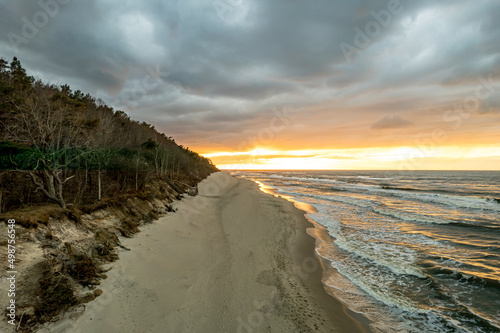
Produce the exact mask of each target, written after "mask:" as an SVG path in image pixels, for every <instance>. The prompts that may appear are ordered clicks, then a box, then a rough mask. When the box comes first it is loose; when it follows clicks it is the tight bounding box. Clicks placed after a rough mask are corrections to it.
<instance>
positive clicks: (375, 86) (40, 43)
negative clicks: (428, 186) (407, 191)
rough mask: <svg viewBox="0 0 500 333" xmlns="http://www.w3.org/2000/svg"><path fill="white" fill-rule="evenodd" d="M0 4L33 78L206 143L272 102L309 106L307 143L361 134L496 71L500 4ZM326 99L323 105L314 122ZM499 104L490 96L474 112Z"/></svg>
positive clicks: (261, 118)
mask: <svg viewBox="0 0 500 333" xmlns="http://www.w3.org/2000/svg"><path fill="white" fill-rule="evenodd" d="M0 6H1V7H2V8H1V10H0V31H1V34H0V55H2V56H4V57H6V58H9V59H10V58H12V57H13V56H18V57H19V58H20V60H21V61H22V63H23V64H24V65H25V67H27V69H28V70H29V71H30V73H34V74H35V75H37V76H40V77H41V78H43V79H45V80H48V81H51V82H54V83H58V84H59V83H60V84H62V83H69V84H70V85H71V86H72V87H73V89H80V90H82V91H84V92H90V93H92V94H94V95H96V96H97V97H100V98H102V99H103V100H105V101H107V102H108V103H111V104H112V105H113V106H115V107H116V108H120V109H123V110H125V111H127V112H128V113H129V114H130V115H131V116H132V117H133V118H136V119H140V120H141V121H142V120H145V121H151V122H154V123H155V125H156V126H157V128H160V129H165V131H168V133H167V134H168V135H174V136H176V137H178V138H179V139H180V140H181V141H183V142H184V141H185V142H187V143H189V142H196V143H197V144H198V143H199V142H201V141H202V138H205V140H206V141H207V142H216V141H218V140H221V141H223V142H226V146H228V147H230V146H234V147H236V146H237V145H238V142H239V141H241V140H244V138H242V134H241V133H243V129H248V128H253V129H256V130H258V129H260V128H262V127H263V126H266V124H267V122H268V121H269V120H268V119H269V114H270V110H271V109H272V108H273V107H275V106H283V105H290V106H292V107H295V108H297V110H300V111H299V112H297V114H296V120H297V123H298V124H303V125H306V124H310V125H311V126H309V127H310V129H309V130H305V129H304V130H303V132H302V133H301V134H302V135H303V136H305V137H308V140H309V141H310V142H311V143H313V142H314V137H315V135H317V134H318V133H322V134H321V140H325V137H324V135H323V133H328V132H330V133H334V132H335V133H337V134H338V135H341V134H342V133H343V132H342V128H348V129H349V132H350V133H352V132H353V131H354V130H355V128H354V126H353V125H352V124H353V123H354V122H356V121H359V119H360V117H362V118H363V120H366V121H365V122H361V123H360V125H359V129H360V130H363V129H366V128H367V126H368V127H369V122H370V121H371V123H373V122H375V121H376V120H377V119H381V118H382V119H381V120H380V121H381V124H379V125H377V124H378V123H377V122H376V123H374V125H373V126H374V128H377V126H382V128H388V127H383V126H389V125H391V124H392V125H391V126H398V124H397V122H398V121H399V125H404V124H403V123H404V119H403V118H401V119H399V118H398V116H394V117H393V118H391V119H392V120H390V119H388V118H387V117H386V118H383V115H384V114H387V113H388V112H392V111H396V110H400V111H401V112H406V113H405V115H406V114H408V112H414V113H415V112H417V113H418V112H420V111H419V110H424V111H425V109H436V108H443V109H444V108H446V107H447V106H448V105H451V104H453V103H455V102H460V101H461V100H463V99H464V98H465V97H466V96H468V95H471V94H473V93H474V89H475V86H476V85H477V82H478V78H479V77H480V76H483V77H488V76H489V75H490V74H491V75H493V79H494V80H496V81H498V79H499V77H500V20H498V17H497V16H498V13H499V12H500V2H497V1H471V0H470V1H467V0H462V1H453V2H451V1H450V2H446V3H442V2H436V1H410V0H401V1H397V0H384V1H382V0H370V1H361V0H357V1H328V0H319V1H313V2H311V1H302V0H276V1H267V0H241V1H228V0H209V1H201V0H184V1H181V0H172V1H159V0H158V1H143V2H138V1H136V2H132V1H125V2H124V1H118V0H110V1H76V0H69V1H68V0H39V1H14V0H5V1H1V2H0ZM44 13H45V14H44ZM43 15H45V16H46V17H47V20H46V22H44V21H43ZM33 27H34V29H32V28H33ZM30 28H31V31H30ZM33 30H36V32H35V31H33ZM27 33H29V34H28V36H27ZM15 36H17V37H15ZM346 45H348V46H346ZM346 47H347V49H346ZM308 106H309V107H310V108H308ZM316 106H321V107H317V109H321V110H322V111H318V112H316V114H317V115H316V117H315V118H314V119H313V118H312V117H311V108H312V109H314V108H316ZM327 106H328V107H327ZM497 109H498V101H497V100H496V99H494V98H493V97H492V98H490V99H488V100H487V101H481V110H480V112H478V113H477V114H475V115H474V116H477V117H480V116H482V115H483V114H490V113H493V112H495V110H497ZM346 110H349V112H348V114H347V115H346V114H345V112H346ZM398 112H399V111H398ZM266 113H267V116H266ZM321 119H329V121H326V122H324V121H320V120H321ZM384 119H385V120H384ZM411 119H418V120H419V121H418V122H416V123H415V127H418V126H419V125H421V124H424V123H425V124H427V123H430V122H431V121H434V119H440V117H436V116H433V118H431V116H430V115H429V112H423V113H422V117H415V114H413V116H412V117H411ZM401 120H403V122H401ZM391 121H393V123H391ZM389 123H391V124H389ZM384 124H386V125H384ZM387 124H389V125H387ZM296 128H299V129H300V126H298V127H296ZM332 128H336V129H339V131H338V132H337V131H333V130H332ZM378 128H381V127H378ZM465 129H466V125H464V130H465ZM289 130H291V129H289ZM483 131H484V128H483ZM285 133H289V134H290V138H289V139H291V138H292V137H293V133H291V132H290V131H288V132H287V131H284V132H283V135H285ZM325 135H326V134H325ZM332 135H333V134H332ZM349 135H350V136H352V135H351V134H349ZM350 136H346V135H344V136H343V140H348V139H347V138H348V137H350ZM334 138H335V137H333V136H332V137H331V138H330V139H331V140H333V139H334ZM346 144H348V142H346Z"/></svg>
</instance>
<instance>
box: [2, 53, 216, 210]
mask: <svg viewBox="0 0 500 333" xmlns="http://www.w3.org/2000/svg"><path fill="white" fill-rule="evenodd" d="M0 170H12V171H23V172H25V174H30V175H31V178H33V182H34V183H35V184H36V186H38V189H37V190H40V191H41V192H42V193H44V194H45V192H44V189H46V190H48V191H49V190H50V191H49V192H51V191H52V192H51V193H54V191H55V192H58V188H55V190H54V186H56V187H57V186H59V189H60V187H62V184H65V183H66V181H67V180H68V179H72V183H73V184H80V185H79V187H77V188H71V189H67V187H65V190H64V193H65V195H66V193H68V191H70V190H73V191H75V190H78V191H80V192H81V193H80V194H76V195H74V196H75V197H77V198H78V197H83V196H84V191H88V190H89V187H90V188H93V187H94V186H96V185H95V181H94V180H93V178H92V177H91V175H90V174H89V172H92V171H94V170H98V171H99V188H100V185H101V173H102V172H104V174H105V175H104V176H103V177H104V178H103V180H104V181H105V182H106V181H107V182H108V183H105V184H103V185H104V187H105V190H107V189H108V188H110V189H113V188H115V189H118V190H126V189H128V188H130V187H131V185H132V184H129V183H131V182H133V186H132V187H133V188H135V189H137V188H139V187H140V185H141V184H142V185H143V184H145V183H146V182H147V180H148V178H150V177H167V178H174V179H177V178H183V179H202V178H204V177H206V176H207V175H208V174H210V173H211V172H213V171H215V170H216V168H215V166H214V165H213V164H212V163H211V162H210V160H208V159H206V158H204V157H202V156H200V155H198V154H196V153H195V152H193V151H191V150H189V148H185V147H183V146H179V145H177V144H176V142H175V140H174V139H173V138H172V137H169V136H166V135H165V134H164V133H159V132H158V131H157V130H156V129H155V127H154V126H152V125H151V124H148V123H146V122H142V123H140V122H137V121H134V120H131V119H130V117H129V116H128V115H127V114H126V113H125V112H123V111H121V110H114V109H113V108H112V107H110V106H108V105H106V104H105V103H104V102H103V101H102V100H99V99H97V100H96V99H95V98H93V97H92V96H91V95H89V94H84V93H83V92H82V91H80V90H76V91H72V89H71V87H70V86H69V85H67V84H63V85H60V86H55V85H50V84H46V83H43V82H42V81H40V80H35V79H34V78H33V77H31V76H29V75H28V74H27V73H26V70H25V69H24V68H23V67H22V65H21V62H20V61H19V60H18V59H17V58H13V60H12V62H11V63H10V64H9V63H8V62H7V61H6V60H4V59H2V58H0ZM106 171H109V172H123V175H124V176H120V175H119V174H116V173H110V174H109V175H108V176H106V173H105V172H106ZM127 172H129V173H132V172H133V176H131V175H128V176H127V175H126V174H127ZM111 174H113V175H114V176H113V179H109V177H110V175H111ZM106 177H108V178H106ZM28 179H29V178H28ZM111 180H113V181H115V182H116V183H115V184H109V181H111ZM187 182H189V181H187ZM139 183H140V184H139ZM40 191H39V193H40ZM110 191H111V190H110ZM56 196H57V195H56ZM59 199H61V200H59ZM28 200H31V199H30V197H29V196H28ZM52 200H53V199H52ZM58 200H59V201H57V202H58V203H59V204H61V205H64V200H62V198H59V197H58ZM53 201H54V200H53ZM1 209H2V207H0V210H1Z"/></svg>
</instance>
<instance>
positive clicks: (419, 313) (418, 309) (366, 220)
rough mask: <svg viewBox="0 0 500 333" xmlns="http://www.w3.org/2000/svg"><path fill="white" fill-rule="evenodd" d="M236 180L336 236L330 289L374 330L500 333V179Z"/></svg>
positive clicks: (461, 175)
mask: <svg viewBox="0 0 500 333" xmlns="http://www.w3.org/2000/svg"><path fill="white" fill-rule="evenodd" d="M235 174H236V175H237V176H240V177H244V178H247V179H251V180H254V181H256V182H258V184H259V186H260V187H261V189H262V190H263V191H265V192H267V193H270V194H273V195H279V196H283V197H285V198H287V199H288V200H292V201H294V202H295V204H296V206H297V207H299V208H301V209H303V210H305V211H306V212H307V213H308V214H307V216H308V218H310V219H312V220H314V221H315V222H316V223H318V224H319V225H321V226H323V227H324V228H325V229H326V230H327V231H328V234H329V235H330V236H331V238H329V239H327V238H325V237H323V238H321V239H320V240H318V249H317V251H318V253H319V254H320V255H321V256H323V257H324V258H326V259H328V260H330V261H331V266H332V271H331V272H330V273H329V276H327V277H326V280H325V283H326V284H327V285H329V286H331V288H330V289H329V291H330V292H331V293H332V294H334V296H335V297H338V298H339V299H341V300H343V301H344V302H345V303H346V304H347V305H348V306H349V307H350V308H351V309H352V310H354V311H357V312H361V313H364V314H365V315H366V316H367V317H369V318H371V319H372V320H373V321H374V324H373V328H374V330H376V331H377V330H378V331H381V332H401V331H402V332H419V331H424V332H500V328H499V327H500V319H499V318H500V282H499V281H500V194H499V193H500V172H435V171H434V172H397V171H366V172H358V171H327V172H320V171H312V172H309V171H308V172H299V171H293V172H276V171H268V172H235ZM338 273H340V274H338Z"/></svg>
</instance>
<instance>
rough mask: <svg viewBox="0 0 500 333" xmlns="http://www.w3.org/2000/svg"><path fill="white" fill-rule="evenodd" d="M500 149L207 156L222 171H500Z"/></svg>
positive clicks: (256, 151) (265, 152)
mask: <svg viewBox="0 0 500 333" xmlns="http://www.w3.org/2000/svg"><path fill="white" fill-rule="evenodd" d="M499 152H500V146H499V147H433V148H432V149H427V150H426V149H424V148H422V147H394V148H358V149H333V150H300V151H276V150H266V149H254V150H252V151H249V152H220V153H211V154H210V153H209V154H205V155H204V156H205V157H208V158H210V159H211V160H212V161H213V162H214V163H215V164H216V165H217V167H218V168H220V169H239V170H277V169H283V170H307V169H311V170H327V169H332V170H474V169H477V170H498V167H499V165H500V153H499Z"/></svg>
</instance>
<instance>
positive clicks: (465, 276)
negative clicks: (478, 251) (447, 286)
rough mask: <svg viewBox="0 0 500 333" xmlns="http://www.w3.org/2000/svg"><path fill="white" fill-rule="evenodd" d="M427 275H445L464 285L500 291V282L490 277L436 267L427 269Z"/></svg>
mask: <svg viewBox="0 0 500 333" xmlns="http://www.w3.org/2000/svg"><path fill="white" fill-rule="evenodd" d="M426 273H427V274H429V275H431V276H436V275H445V276H446V277H448V278H452V279H453V280H456V281H460V282H462V283H464V282H465V283H468V284H473V285H479V286H481V287H490V288H494V289H497V290H499V291H500V281H499V280H496V279H492V278H488V277H480V276H477V275H473V274H470V273H465V272H462V271H459V270H455V269H451V268H449V267H443V266H434V267H432V268H428V269H426Z"/></svg>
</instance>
